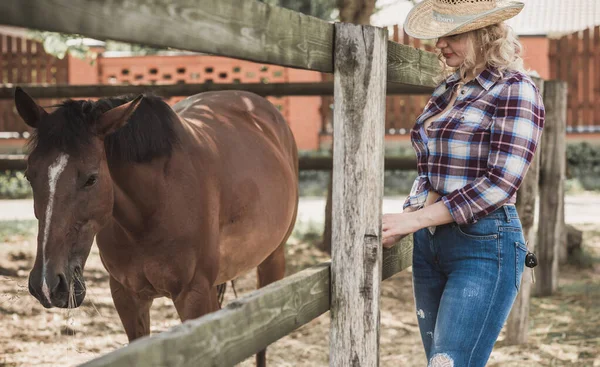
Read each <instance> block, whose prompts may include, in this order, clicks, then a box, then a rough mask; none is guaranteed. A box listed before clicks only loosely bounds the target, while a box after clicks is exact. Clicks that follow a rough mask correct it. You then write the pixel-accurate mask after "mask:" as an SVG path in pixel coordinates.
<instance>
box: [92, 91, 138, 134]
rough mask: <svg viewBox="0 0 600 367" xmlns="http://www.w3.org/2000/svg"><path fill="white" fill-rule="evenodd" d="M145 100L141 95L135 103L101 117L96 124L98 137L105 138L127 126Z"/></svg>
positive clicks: (109, 111)
mask: <svg viewBox="0 0 600 367" xmlns="http://www.w3.org/2000/svg"><path fill="white" fill-rule="evenodd" d="M143 98H144V96H143V95H139V96H138V97H136V98H135V99H134V100H133V101H131V102H127V103H125V104H122V105H120V106H119V107H115V108H113V109H110V110H108V111H106V112H104V113H103V114H102V115H100V117H99V118H98V122H97V123H96V128H97V132H98V135H100V136H101V137H105V136H108V135H110V134H112V133H114V132H115V131H117V130H119V129H120V128H122V127H123V126H125V124H127V121H128V120H129V118H130V117H131V115H133V113H134V112H135V110H136V109H137V108H138V106H139V105H140V102H142V99H143Z"/></svg>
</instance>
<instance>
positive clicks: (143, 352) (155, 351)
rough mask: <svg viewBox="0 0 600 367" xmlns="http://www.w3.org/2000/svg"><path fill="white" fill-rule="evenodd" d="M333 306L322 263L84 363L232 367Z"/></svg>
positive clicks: (95, 366)
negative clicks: (197, 317)
mask: <svg viewBox="0 0 600 367" xmlns="http://www.w3.org/2000/svg"><path fill="white" fill-rule="evenodd" d="M328 309H329V264H321V265H319V266H315V267H312V268H310V269H307V270H304V271H302V272H299V273H297V274H295V275H292V276H290V277H287V278H285V279H283V280H281V281H279V282H276V283H273V284H271V285H269V286H267V287H265V288H263V289H261V290H258V291H256V292H253V293H251V294H249V295H248V296H246V297H243V298H240V299H239V300H236V301H233V302H231V303H230V304H229V305H227V307H226V308H224V309H222V310H220V311H217V312H215V313H212V314H209V315H206V316H204V317H201V318H199V319H196V320H192V321H188V322H185V323H183V324H181V325H178V326H175V327H173V328H172V329H171V330H169V331H166V332H163V333H161V334H158V335H155V336H152V337H149V338H143V339H140V340H139V341H135V342H133V343H131V344H130V345H129V346H128V347H125V348H122V349H120V350H117V351H115V352H112V353H109V354H107V355H105V356H102V357H100V358H98V359H96V360H94V361H91V362H89V363H86V364H84V365H83V366H85V367H98V366H113V367H119V366H148V367H151V366H157V367H158V366H178V367H183V366H190V367H191V366H232V365H234V364H236V363H239V362H240V361H242V360H243V359H244V358H247V357H249V356H251V355H253V354H255V353H256V352H257V351H259V350H261V349H264V347H266V346H267V345H269V344H271V343H273V342H274V341H276V340H278V339H280V338H281V337H283V336H285V335H287V334H288V333H289V332H291V331H292V330H294V329H296V328H297V327H299V326H301V325H303V324H305V323H307V322H309V321H310V320H313V319H315V318H316V317H318V316H319V315H321V314H323V313H324V312H326V311H327V310H328Z"/></svg>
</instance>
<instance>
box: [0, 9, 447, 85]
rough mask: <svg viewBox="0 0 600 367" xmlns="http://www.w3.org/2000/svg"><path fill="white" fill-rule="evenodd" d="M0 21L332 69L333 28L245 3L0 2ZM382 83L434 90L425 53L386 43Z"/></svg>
mask: <svg viewBox="0 0 600 367" xmlns="http://www.w3.org/2000/svg"><path fill="white" fill-rule="evenodd" d="M0 24H7V25H13V26H18V27H26V28H33V29H42V30H46V31H54V32H62V33H71V34H82V35H85V36H86V37H92V38H96V39H100V40H106V39H112V40H117V41H123V42H129V43H137V44H144V45H149V46H154V47H161V48H169V47H170V48H175V49H180V50H187V51H195V52H203V53H208V54H216V55H221V56H227V57H234V58H239V59H244V60H250V61H255V62H263V63H268V64H277V65H282V66H289V67H294V68H300V69H307V70H314V71H320V72H324V73H332V72H333V33H334V32H333V27H334V25H333V24H332V23H329V22H325V21H323V20H320V19H317V18H314V17H310V16H307V15H303V14H300V13H297V12H294V11H291V10H288V9H284V8H279V7H275V6H270V5H267V4H264V3H262V2H259V1H253V0H245V1H240V0H179V1H177V2H171V1H154V0H127V1H119V2H115V1H96V0H78V1H76V2H75V1H72V0H2V1H0ZM387 61H388V66H387V73H388V75H387V80H388V81H389V82H394V83H405V84H414V85H422V86H430V87H432V86H434V85H435V81H434V78H435V77H436V76H437V75H438V74H439V61H438V59H437V57H436V56H435V55H434V54H433V53H430V52H426V51H423V50H417V49H415V48H413V47H410V46H405V45H400V44H398V43H395V42H393V41H388V56H387Z"/></svg>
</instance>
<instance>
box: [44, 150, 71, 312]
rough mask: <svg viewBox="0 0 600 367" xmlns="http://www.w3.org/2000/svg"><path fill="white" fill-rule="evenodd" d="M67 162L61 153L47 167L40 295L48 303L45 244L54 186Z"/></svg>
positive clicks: (65, 155)
mask: <svg viewBox="0 0 600 367" xmlns="http://www.w3.org/2000/svg"><path fill="white" fill-rule="evenodd" d="M68 161H69V156H68V155H67V154H65V153H61V154H59V155H58V157H57V158H56V161H54V163H53V164H52V165H51V166H50V167H48V206H47V207H46V215H45V218H44V219H45V220H44V228H43V231H44V232H43V233H44V237H43V239H42V264H43V265H42V293H43V294H44V296H45V297H46V299H47V300H48V302H51V301H50V289H49V288H48V284H47V283H46V266H47V265H48V260H46V243H47V242H48V235H49V233H50V225H51V223H52V222H51V221H52V209H53V207H54V194H55V193H56V184H57V183H58V179H59V178H60V175H61V174H62V173H63V171H64V170H65V167H66V166H67V162H68Z"/></svg>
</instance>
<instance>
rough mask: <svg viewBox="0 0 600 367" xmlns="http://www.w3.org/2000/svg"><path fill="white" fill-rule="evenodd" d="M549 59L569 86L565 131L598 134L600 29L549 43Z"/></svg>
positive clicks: (553, 74) (552, 71) (553, 73)
mask: <svg viewBox="0 0 600 367" xmlns="http://www.w3.org/2000/svg"><path fill="white" fill-rule="evenodd" d="M549 57H550V78H551V79H554V80H564V81H566V82H567V84H568V89H569V95H568V100H567V132H600V102H599V101H600V26H597V27H595V28H589V29H585V30H583V31H580V32H575V33H573V34H570V35H567V36H564V37H562V38H560V39H554V40H551V41H550V52H549Z"/></svg>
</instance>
